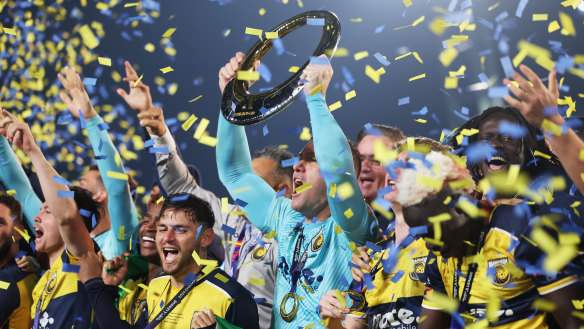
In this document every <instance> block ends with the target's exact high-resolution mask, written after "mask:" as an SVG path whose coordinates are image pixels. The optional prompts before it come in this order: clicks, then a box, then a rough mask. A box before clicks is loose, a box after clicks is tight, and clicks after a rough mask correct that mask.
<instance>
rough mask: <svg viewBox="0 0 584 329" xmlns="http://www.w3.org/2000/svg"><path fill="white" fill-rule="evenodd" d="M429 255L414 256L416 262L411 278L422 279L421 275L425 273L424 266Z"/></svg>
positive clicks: (413, 260)
mask: <svg viewBox="0 0 584 329" xmlns="http://www.w3.org/2000/svg"><path fill="white" fill-rule="evenodd" d="M426 258H427V257H415V258H412V262H413V263H414V270H413V271H411V272H410V279H411V280H413V281H420V275H423V274H424V268H425V267H426Z"/></svg>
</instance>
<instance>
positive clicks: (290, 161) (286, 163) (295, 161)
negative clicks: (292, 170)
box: [281, 157, 300, 168]
mask: <svg viewBox="0 0 584 329" xmlns="http://www.w3.org/2000/svg"><path fill="white" fill-rule="evenodd" d="M281 163H282V168H287V167H292V166H294V165H295V164H298V163H300V159H299V158H298V157H295V158H292V159H286V160H282V162H281Z"/></svg>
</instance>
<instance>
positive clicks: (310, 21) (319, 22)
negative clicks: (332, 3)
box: [306, 17, 324, 26]
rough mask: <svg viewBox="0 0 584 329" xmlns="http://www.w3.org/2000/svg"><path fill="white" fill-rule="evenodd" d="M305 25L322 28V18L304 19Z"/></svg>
mask: <svg viewBox="0 0 584 329" xmlns="http://www.w3.org/2000/svg"><path fill="white" fill-rule="evenodd" d="M306 25H314V26H324V18H312V17H308V18H306Z"/></svg>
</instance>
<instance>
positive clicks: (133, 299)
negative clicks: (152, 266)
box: [118, 278, 148, 324]
mask: <svg viewBox="0 0 584 329" xmlns="http://www.w3.org/2000/svg"><path fill="white" fill-rule="evenodd" d="M145 281H146V278H138V279H136V281H134V280H132V279H129V280H126V282H124V288H126V289H125V290H122V291H123V295H121V296H120V297H119V298H118V311H119V312H120V319H122V320H125V321H126V322H128V323H129V324H136V322H137V321H138V319H139V318H140V315H141V314H142V312H144V310H145V309H146V291H147V289H148V287H146V286H145V285H144V282H145ZM144 288H146V289H144Z"/></svg>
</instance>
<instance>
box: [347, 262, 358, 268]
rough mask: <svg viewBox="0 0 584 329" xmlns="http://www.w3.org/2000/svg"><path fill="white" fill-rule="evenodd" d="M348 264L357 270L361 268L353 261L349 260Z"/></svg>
mask: <svg viewBox="0 0 584 329" xmlns="http://www.w3.org/2000/svg"><path fill="white" fill-rule="evenodd" d="M349 266H351V267H354V268H356V269H358V270H360V269H361V267H360V266H359V265H357V264H355V263H353V262H349Z"/></svg>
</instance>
